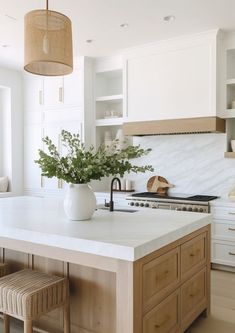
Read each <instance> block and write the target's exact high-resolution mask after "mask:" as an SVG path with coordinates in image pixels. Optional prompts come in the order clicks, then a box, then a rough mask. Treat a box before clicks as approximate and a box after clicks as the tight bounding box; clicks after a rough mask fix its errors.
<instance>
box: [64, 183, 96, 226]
mask: <svg viewBox="0 0 235 333" xmlns="http://www.w3.org/2000/svg"><path fill="white" fill-rule="evenodd" d="M95 209H96V197H95V194H94V192H93V191H92V189H91V187H90V186H89V185H88V184H70V185H69V188H68V190H67V193H66V195H65V199H64V211H65V214H66V215H67V217H68V218H69V219H70V220H74V221H83V220H90V219H91V217H92V215H93V214H94V211H95Z"/></svg>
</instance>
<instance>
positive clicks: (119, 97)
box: [96, 95, 123, 102]
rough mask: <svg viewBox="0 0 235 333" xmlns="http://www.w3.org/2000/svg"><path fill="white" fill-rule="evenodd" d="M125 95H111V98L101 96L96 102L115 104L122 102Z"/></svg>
mask: <svg viewBox="0 0 235 333" xmlns="http://www.w3.org/2000/svg"><path fill="white" fill-rule="evenodd" d="M122 99H123V95H111V96H101V97H97V98H96V102H115V101H121V100H122Z"/></svg>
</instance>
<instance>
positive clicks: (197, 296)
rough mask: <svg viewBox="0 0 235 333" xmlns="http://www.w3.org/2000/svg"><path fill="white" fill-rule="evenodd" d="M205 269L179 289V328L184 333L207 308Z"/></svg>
mask: <svg viewBox="0 0 235 333" xmlns="http://www.w3.org/2000/svg"><path fill="white" fill-rule="evenodd" d="M206 292H207V280H206V268H204V269H202V270H201V271H200V272H199V273H197V274H196V275H194V276H193V277H192V278H191V279H190V280H188V281H187V282H185V283H184V284H183V285H182V287H181V327H182V330H183V331H184V330H185V329H186V328H187V327H188V326H189V325H190V324H191V323H192V322H193V320H194V319H196V318H197V317H198V315H199V314H200V313H201V312H202V311H203V310H205V308H206V307H207V295H206Z"/></svg>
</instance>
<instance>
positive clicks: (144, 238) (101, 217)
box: [0, 197, 211, 261]
mask: <svg viewBox="0 0 235 333" xmlns="http://www.w3.org/2000/svg"><path fill="white" fill-rule="evenodd" d="M210 222H211V216H210V215H209V214H202V213H192V212H179V211H168V210H144V211H138V212H134V213H130V212H109V211H105V210H97V211H96V212H95V214H94V216H93V218H92V220H90V221H80V222H79V221H69V220H67V218H66V217H65V215H64V212H63V205H62V202H61V201H60V200H57V199H56V200H53V199H43V198H34V197H14V198H6V199H2V200H0V237H1V238H4V239H5V241H6V240H7V239H9V240H18V241H23V242H29V241H30V243H31V248H32V250H33V244H37V245H42V246H43V245H45V246H51V247H56V248H60V249H66V250H72V251H78V252H84V253H90V254H95V255H100V256H105V257H111V258H116V259H122V260H127V261H135V260H137V259H140V258H142V257H144V256H146V255H148V254H149V253H151V252H153V251H156V250H158V249H160V248H161V247H163V246H165V245H167V244H169V243H172V242H174V241H175V240H177V239H179V238H182V237H184V236H186V235H187V234H189V233H192V232H194V231H195V230H197V229H199V228H202V227H204V226H206V225H208V224H210Z"/></svg>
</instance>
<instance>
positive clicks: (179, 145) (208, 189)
mask: <svg viewBox="0 0 235 333" xmlns="http://www.w3.org/2000/svg"><path fill="white" fill-rule="evenodd" d="M139 143H140V144H141V146H142V147H145V148H152V149H153V150H152V152H151V153H150V154H149V155H147V156H145V157H143V158H141V159H139V160H138V161H136V164H137V163H138V164H152V165H153V166H154V168H155V172H154V173H153V174H156V175H161V176H163V177H165V178H167V179H168V181H169V182H171V183H172V184H174V185H175V188H174V189H172V191H173V192H176V193H186V194H187V193H189V194H191V193H192V194H194V193H196V194H212V195H218V196H227V195H228V193H229V191H230V190H231V188H233V187H235V160H234V159H225V158H224V151H225V147H226V137H225V134H196V135H172V136H170V135H165V136H146V137H135V138H134V144H139ZM151 175H152V174H150V173H148V174H147V173H146V174H138V175H132V176H131V177H129V178H132V179H133V180H135V189H136V190H137V191H144V190H146V183H147V180H148V178H149V177H150V176H151ZM127 177H128V176H127Z"/></svg>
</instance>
